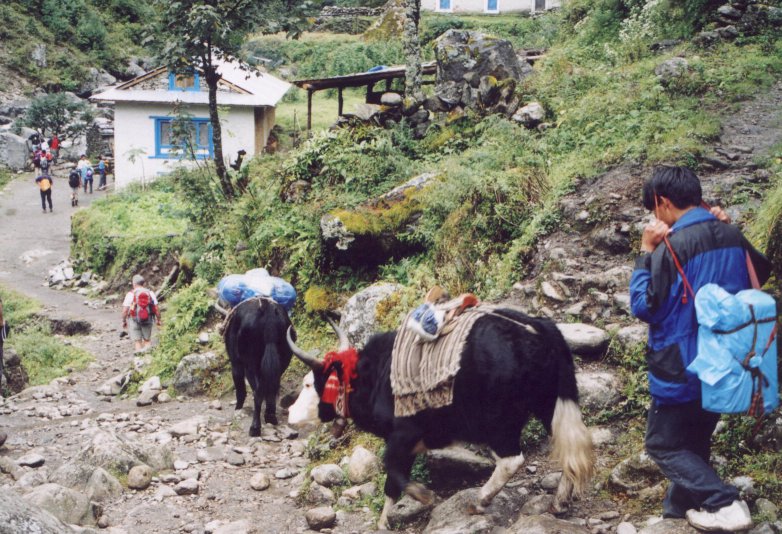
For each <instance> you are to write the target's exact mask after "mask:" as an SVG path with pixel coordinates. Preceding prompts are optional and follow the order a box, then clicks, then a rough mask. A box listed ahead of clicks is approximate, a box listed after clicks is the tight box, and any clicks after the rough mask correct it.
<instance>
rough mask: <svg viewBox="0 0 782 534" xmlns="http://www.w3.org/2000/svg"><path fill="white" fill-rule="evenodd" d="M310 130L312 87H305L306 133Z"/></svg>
mask: <svg viewBox="0 0 782 534" xmlns="http://www.w3.org/2000/svg"><path fill="white" fill-rule="evenodd" d="M311 131H312V89H307V134H309V133H310V132H311Z"/></svg>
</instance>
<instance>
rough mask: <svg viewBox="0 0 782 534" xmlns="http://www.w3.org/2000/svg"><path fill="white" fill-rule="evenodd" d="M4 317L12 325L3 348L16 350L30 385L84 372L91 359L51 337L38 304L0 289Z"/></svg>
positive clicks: (58, 338) (58, 339) (15, 293)
mask: <svg viewBox="0 0 782 534" xmlns="http://www.w3.org/2000/svg"><path fill="white" fill-rule="evenodd" d="M0 300H2V301H3V318H4V320H5V321H6V322H7V323H8V324H9V325H10V326H11V335H10V336H9V337H8V339H7V340H6V342H5V346H6V347H8V348H12V349H14V350H16V352H17V354H19V357H20V358H21V360H22V365H23V366H24V369H25V370H26V371H27V374H28V377H29V380H30V385H33V386H37V385H41V384H48V383H49V382H51V381H52V380H53V379H55V378H58V377H60V376H64V375H67V374H68V373H70V372H71V371H73V370H77V369H83V368H84V367H86V366H87V364H88V363H89V362H91V361H92V357H91V356H90V355H89V354H88V353H87V352H85V351H84V350H82V349H79V348H77V347H75V346H73V345H70V344H69V345H66V344H65V343H63V340H62V337H61V336H55V335H53V334H52V330H51V325H50V324H49V321H48V320H47V319H45V318H44V317H41V316H40V315H39V311H40V309H41V305H40V304H39V303H38V302H36V301H34V300H32V299H29V298H27V297H25V296H23V295H21V294H20V293H17V292H15V291H11V290H9V289H7V288H5V287H3V286H0Z"/></svg>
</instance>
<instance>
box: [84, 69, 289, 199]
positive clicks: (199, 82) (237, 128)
mask: <svg viewBox="0 0 782 534" xmlns="http://www.w3.org/2000/svg"><path fill="white" fill-rule="evenodd" d="M248 69H249V67H248V68H242V67H241V66H240V65H239V64H238V63H233V62H222V63H220V65H219V67H218V72H219V73H220V75H221V77H222V79H221V80H220V82H219V84H218V90H217V105H218V106H219V107H220V123H221V125H222V139H223V155H224V157H225V158H226V166H228V165H229V163H230V162H232V161H233V160H235V159H236V157H237V155H238V153H239V152H240V151H242V150H243V151H245V154H246V156H245V158H246V159H250V158H251V157H252V156H254V155H255V154H259V153H260V152H262V151H263V148H264V147H265V146H266V141H267V139H268V138H269V133H270V132H271V129H272V127H273V126H274V114H275V106H276V105H277V103H278V102H279V101H280V99H281V98H282V97H283V95H284V94H285V93H286V92H287V91H288V89H289V88H290V84H289V83H288V82H285V81H283V80H280V79H279V78H275V77H274V76H272V75H271V74H268V73H261V72H258V71H255V70H248ZM91 100H93V101H98V102H107V103H111V104H113V106H114V142H113V150H112V152H113V157H114V177H115V185H116V187H117V189H121V188H123V187H125V186H127V185H128V184H130V183H133V182H139V181H142V180H151V179H154V178H155V177H157V176H160V175H161V174H166V173H168V172H170V171H171V170H172V169H173V168H175V167H176V166H178V165H192V164H194V163H195V162H196V160H199V159H210V158H213V157H214V146H213V144H212V126H211V124H210V122H209V93H208V88H207V85H206V81H205V80H204V79H203V77H202V76H201V75H200V73H199V71H198V69H193V71H192V72H191V73H190V74H186V75H182V74H175V73H173V72H170V71H168V70H167V69H166V68H158V69H155V70H152V71H150V72H148V73H146V74H143V75H141V76H138V77H136V78H134V79H132V80H129V81H127V82H124V83H122V84H119V85H117V86H114V87H111V88H109V89H108V90H106V91H104V92H102V93H100V94H97V95H94V96H93V97H91ZM177 121H179V122H177ZM188 126H189V128H187V127H188ZM186 129H189V135H186V134H183V132H185V131H186Z"/></svg>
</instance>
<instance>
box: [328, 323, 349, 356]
mask: <svg viewBox="0 0 782 534" xmlns="http://www.w3.org/2000/svg"><path fill="white" fill-rule="evenodd" d="M326 320H327V321H328V322H329V324H330V325H331V328H333V329H334V333H335V334H337V337H338V338H339V348H338V349H337V352H342V351H345V350H348V349H349V348H350V341H348V335H347V333H345V331H344V330H342V329H341V328H340V327H339V325H338V324H337V323H336V322H335V321H334V319H332V318H331V317H326Z"/></svg>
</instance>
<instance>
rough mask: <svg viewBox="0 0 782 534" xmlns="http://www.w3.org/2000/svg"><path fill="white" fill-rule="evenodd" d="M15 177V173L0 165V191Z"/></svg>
mask: <svg viewBox="0 0 782 534" xmlns="http://www.w3.org/2000/svg"><path fill="white" fill-rule="evenodd" d="M13 179H14V175H13V173H12V172H11V171H10V170H9V169H7V168H6V167H0V191H2V190H3V188H4V187H5V186H6V185H8V184H9V183H11V180H13Z"/></svg>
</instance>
